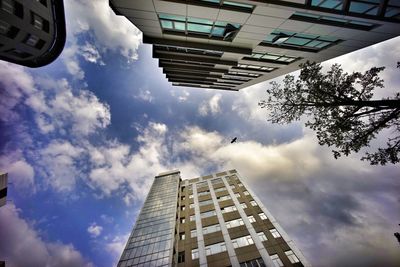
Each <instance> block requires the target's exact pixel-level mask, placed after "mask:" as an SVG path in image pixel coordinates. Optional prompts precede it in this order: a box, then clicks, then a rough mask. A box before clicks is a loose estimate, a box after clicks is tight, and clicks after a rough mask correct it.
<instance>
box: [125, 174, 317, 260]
mask: <svg viewBox="0 0 400 267" xmlns="http://www.w3.org/2000/svg"><path fill="white" fill-rule="evenodd" d="M249 190H250V189H249V187H248V186H247V185H245V184H244V183H243V180H242V179H241V178H240V176H239V174H238V173H237V172H236V171H235V170H230V171H226V172H222V173H217V174H213V175H209V176H203V177H199V178H195V179H190V180H181V179H180V176H179V173H178V172H172V173H170V174H166V175H163V176H157V177H156V179H155V181H154V183H153V185H152V187H151V189H150V191H149V194H148V197H147V199H146V201H145V202H144V205H143V208H142V210H141V212H140V214H139V217H138V219H137V222H136V225H135V227H134V229H133V230H132V234H131V236H130V238H129V240H128V242H127V244H126V247H125V250H124V252H123V253H122V255H121V259H120V261H119V263H118V267H125V266H178V267H184V266H195V267H196V266H236V267H239V266H278V265H280V264H283V265H284V266H287V267H290V266H296V267H300V266H310V265H309V264H308V262H307V261H306V260H305V259H304V256H303V255H302V254H301V252H300V251H299V250H298V249H297V247H296V246H295V245H294V243H293V242H292V241H291V240H289V239H288V237H287V235H285V234H281V233H284V231H283V229H281V227H280V226H279V224H278V223H277V222H276V221H275V219H274V218H273V217H272V215H270V213H269V212H268V210H266V209H265V208H264V206H263V205H262V204H261V202H260V201H259V200H258V199H257V198H256V197H255V195H254V194H253V193H252V192H249ZM160 192H162V194H160ZM150 218H152V219H151V220H149V219H150ZM278 229H279V231H278Z"/></svg>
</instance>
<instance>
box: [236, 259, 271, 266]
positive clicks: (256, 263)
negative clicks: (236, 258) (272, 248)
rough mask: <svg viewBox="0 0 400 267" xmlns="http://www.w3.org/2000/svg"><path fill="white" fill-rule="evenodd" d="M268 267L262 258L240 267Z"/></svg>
mask: <svg viewBox="0 0 400 267" xmlns="http://www.w3.org/2000/svg"><path fill="white" fill-rule="evenodd" d="M255 266H257V267H266V265H265V263H264V261H263V259H262V258H258V259H254V260H249V261H245V262H241V263H240V267H255Z"/></svg>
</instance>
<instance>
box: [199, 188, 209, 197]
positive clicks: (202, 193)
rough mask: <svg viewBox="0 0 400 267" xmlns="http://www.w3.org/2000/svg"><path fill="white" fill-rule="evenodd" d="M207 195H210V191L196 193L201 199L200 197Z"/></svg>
mask: <svg viewBox="0 0 400 267" xmlns="http://www.w3.org/2000/svg"><path fill="white" fill-rule="evenodd" d="M208 194H210V190H207V191H203V192H200V193H197V195H198V196H199V197H201V196H206V195H208Z"/></svg>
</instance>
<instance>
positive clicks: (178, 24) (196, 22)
mask: <svg viewBox="0 0 400 267" xmlns="http://www.w3.org/2000/svg"><path fill="white" fill-rule="evenodd" d="M158 17H159V20H160V24H161V28H162V29H163V30H167V31H175V32H181V33H184V34H197V35H205V36H207V37H209V38H216V39H226V38H227V37H228V36H227V35H228V33H229V32H230V33H233V32H235V31H237V30H239V29H240V27H241V25H240V24H237V23H227V22H223V21H211V20H207V19H199V18H192V17H183V16H177V15H170V14H163V13H161V14H159V15H158ZM230 36H231V37H233V35H230ZM230 39H231V38H230Z"/></svg>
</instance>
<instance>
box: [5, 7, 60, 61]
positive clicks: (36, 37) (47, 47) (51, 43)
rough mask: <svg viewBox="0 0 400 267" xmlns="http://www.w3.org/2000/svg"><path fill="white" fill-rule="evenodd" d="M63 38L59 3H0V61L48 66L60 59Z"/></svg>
mask: <svg viewBox="0 0 400 267" xmlns="http://www.w3.org/2000/svg"><path fill="white" fill-rule="evenodd" d="M65 38H66V33H65V18H64V5H63V1H62V0H0V60H5V61H9V62H12V63H16V64H19V65H23V66H27V67H41V66H44V65H47V64H49V63H51V62H52V61H54V60H55V59H56V58H57V57H58V56H59V55H60V53H61V52H62V50H63V48H64V44H65Z"/></svg>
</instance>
